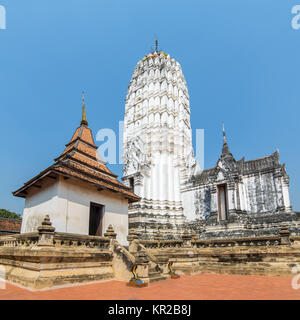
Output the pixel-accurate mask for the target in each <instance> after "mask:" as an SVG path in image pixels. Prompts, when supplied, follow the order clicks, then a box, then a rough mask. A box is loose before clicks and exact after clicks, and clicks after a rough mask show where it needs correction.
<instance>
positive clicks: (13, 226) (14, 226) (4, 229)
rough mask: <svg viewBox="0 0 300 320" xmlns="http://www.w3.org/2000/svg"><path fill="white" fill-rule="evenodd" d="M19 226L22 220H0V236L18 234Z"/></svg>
mask: <svg viewBox="0 0 300 320" xmlns="http://www.w3.org/2000/svg"><path fill="white" fill-rule="evenodd" d="M21 224H22V220H17V219H7V218H0V235H6V234H17V233H20V231H21Z"/></svg>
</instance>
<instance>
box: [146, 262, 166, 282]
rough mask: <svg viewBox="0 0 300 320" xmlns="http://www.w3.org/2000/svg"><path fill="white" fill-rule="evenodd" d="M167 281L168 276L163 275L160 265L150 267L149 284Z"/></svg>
mask: <svg viewBox="0 0 300 320" xmlns="http://www.w3.org/2000/svg"><path fill="white" fill-rule="evenodd" d="M166 279H168V276H166V275H164V274H163V271H162V270H161V269H160V268H159V266H158V265H156V266H151V265H150V266H149V283H151V282H155V281H160V280H166Z"/></svg>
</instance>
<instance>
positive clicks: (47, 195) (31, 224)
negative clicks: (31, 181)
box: [21, 177, 128, 245]
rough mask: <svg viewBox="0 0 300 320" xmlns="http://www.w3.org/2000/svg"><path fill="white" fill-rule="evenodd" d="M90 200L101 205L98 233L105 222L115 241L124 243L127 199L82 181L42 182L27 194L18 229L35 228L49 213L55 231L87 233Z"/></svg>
mask: <svg viewBox="0 0 300 320" xmlns="http://www.w3.org/2000/svg"><path fill="white" fill-rule="evenodd" d="M90 202H95V203H97V204H101V205H103V206H104V216H103V223H102V234H104V233H105V231H106V229H107V227H108V225H109V224H111V225H112V226H113V227H114V230H115V232H116V233H117V240H118V241H119V242H120V243H121V244H124V245H127V235H128V201H127V200H126V199H124V198H123V197H122V196H121V195H118V194H115V193H112V192H108V191H97V189H96V188H95V187H93V186H90V185H88V184H86V183H81V182H77V181H74V180H72V179H67V180H64V179H63V178H62V177H60V178H59V180H58V181H56V182H47V183H46V180H45V183H43V187H42V188H41V189H38V190H37V191H35V190H33V191H32V192H31V193H29V194H28V197H27V198H26V201H25V208H24V213H23V222H22V230H21V232H22V233H24V232H32V231H36V229H37V227H38V225H40V223H41V221H42V220H43V218H44V217H45V215H46V214H49V216H50V219H51V221H52V223H53V226H54V227H55V228H56V231H58V232H68V233H77V234H86V235H87V234H88V233H89V214H90Z"/></svg>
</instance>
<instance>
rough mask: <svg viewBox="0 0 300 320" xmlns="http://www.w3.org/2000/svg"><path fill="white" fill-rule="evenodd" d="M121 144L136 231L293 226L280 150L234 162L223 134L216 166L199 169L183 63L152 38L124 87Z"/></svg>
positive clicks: (173, 232)
mask: <svg viewBox="0 0 300 320" xmlns="http://www.w3.org/2000/svg"><path fill="white" fill-rule="evenodd" d="M123 147H124V172H123V174H124V176H123V178H122V179H123V181H124V182H125V184H126V185H127V186H129V187H131V188H133V191H134V192H135V193H136V194H137V195H138V196H140V198H141V199H140V201H138V202H135V203H132V204H131V205H130V206H129V229H130V230H131V231H132V232H134V233H138V234H141V235H142V236H145V237H146V238H147V237H148V238H151V237H153V235H155V234H156V233H157V232H159V233H160V234H161V235H163V236H165V237H167V238H168V237H177V236H178V235H179V234H181V233H182V232H183V230H184V228H186V227H188V226H189V228H190V226H193V228H194V229H197V232H198V233H199V232H200V231H199V230H202V231H203V230H205V232H206V234H207V235H208V234H211V235H213V236H214V237H217V236H219V235H220V236H226V235H229V236H230V235H232V234H233V233H232V232H231V231H232V230H235V231H237V230H238V232H237V234H236V235H243V234H244V235H245V234H246V233H247V232H248V231H249V230H248V229H249V226H251V227H250V228H252V229H253V230H254V233H255V232H256V231H255V230H256V229H257V228H258V229H260V231H261V230H263V231H265V232H269V233H272V232H273V233H274V232H276V230H277V229H278V228H279V225H280V224H281V223H283V222H286V223H287V224H288V225H290V226H291V228H292V229H293V226H292V225H293V223H294V221H296V220H297V217H296V214H295V213H293V212H292V207H291V204H290V200H289V199H290V198H289V177H288V175H287V173H286V171H285V165H281V164H280V162H279V155H278V152H275V153H274V154H272V155H270V156H267V157H263V158H261V159H255V160H250V161H244V158H243V159H241V160H239V161H236V160H235V159H234V157H233V156H232V154H231V153H230V151H229V147H228V144H227V140H226V136H225V131H224V142H223V150H222V155H221V157H220V158H219V160H218V162H217V165H216V167H215V168H211V169H206V170H204V171H200V168H199V166H198V164H197V163H196V161H195V157H194V153H193V147H192V132H191V125H190V105H189V94H188V89H187V84H186V81H185V79H184V75H183V73H182V69H181V66H180V64H179V63H178V62H177V61H176V60H175V59H173V58H171V57H170V55H168V54H166V53H164V52H163V51H158V49H157V43H156V50H155V51H154V52H152V53H150V54H148V55H146V56H145V57H144V58H143V59H142V60H141V61H139V62H138V63H137V65H136V67H135V69H134V72H133V75H132V78H131V81H130V84H129V87H128V92H127V96H126V105H125V119H124V136H123ZM275 214H276V215H275ZM262 225H264V226H265V227H261V226H262ZM247 228H248V229H247ZM276 228H277V229H276ZM246 229H247V230H246ZM267 229H268V231H266V230H267ZM241 230H242V231H241ZM243 230H246V231H247V232H246V231H245V232H244V231H243ZM278 230H279V229H278ZM226 232H227V233H226ZM247 234H250V233H249V232H248V233H247Z"/></svg>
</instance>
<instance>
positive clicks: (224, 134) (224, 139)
mask: <svg viewBox="0 0 300 320" xmlns="http://www.w3.org/2000/svg"><path fill="white" fill-rule="evenodd" d="M223 141H224V142H226V133H225V126H224V122H223Z"/></svg>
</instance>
